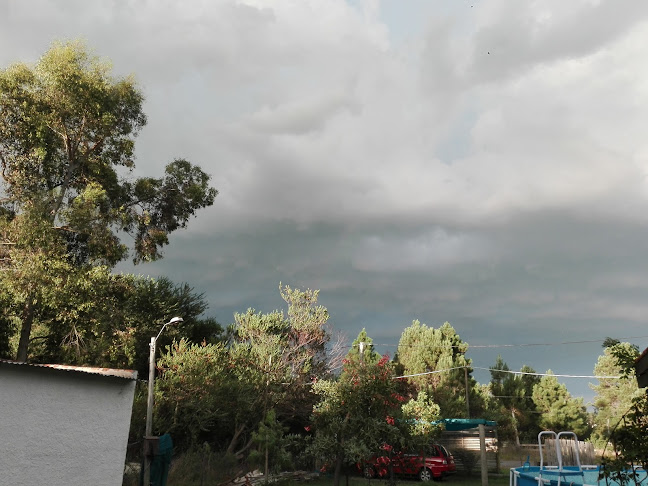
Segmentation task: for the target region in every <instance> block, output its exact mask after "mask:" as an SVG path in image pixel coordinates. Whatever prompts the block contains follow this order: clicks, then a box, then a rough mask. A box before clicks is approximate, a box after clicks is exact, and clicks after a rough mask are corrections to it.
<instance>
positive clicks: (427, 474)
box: [418, 467, 432, 481]
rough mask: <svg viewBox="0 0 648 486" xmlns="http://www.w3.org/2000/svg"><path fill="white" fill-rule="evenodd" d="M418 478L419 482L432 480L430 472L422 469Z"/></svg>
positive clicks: (425, 468)
mask: <svg viewBox="0 0 648 486" xmlns="http://www.w3.org/2000/svg"><path fill="white" fill-rule="evenodd" d="M418 477H419V479H420V480H421V481H430V480H431V479H432V471H430V470H429V469H428V468H427V467H424V468H423V469H421V470H420V471H419V474H418Z"/></svg>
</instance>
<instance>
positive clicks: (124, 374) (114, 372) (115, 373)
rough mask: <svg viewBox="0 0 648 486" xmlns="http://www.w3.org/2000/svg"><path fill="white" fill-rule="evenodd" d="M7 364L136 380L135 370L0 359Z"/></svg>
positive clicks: (0, 362) (0, 363)
mask: <svg viewBox="0 0 648 486" xmlns="http://www.w3.org/2000/svg"><path fill="white" fill-rule="evenodd" d="M2 364H7V365H10V366H27V367H30V368H49V369H54V370H60V371H67V372H71V373H85V374H90V375H99V376H110V377H114V378H123V379H126V380H136V379H137V371H135V370H120V369H114V368H97V367H92V366H71V365H62V364H39V363H24V362H20V361H12V360H8V359H0V365H2Z"/></svg>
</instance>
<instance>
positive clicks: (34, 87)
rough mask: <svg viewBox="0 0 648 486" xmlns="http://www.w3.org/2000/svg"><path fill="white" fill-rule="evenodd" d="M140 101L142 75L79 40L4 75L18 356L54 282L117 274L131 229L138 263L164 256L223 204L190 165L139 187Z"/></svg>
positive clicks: (8, 265) (0, 124)
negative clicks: (119, 71)
mask: <svg viewBox="0 0 648 486" xmlns="http://www.w3.org/2000/svg"><path fill="white" fill-rule="evenodd" d="M142 102H143V95H142V93H141V92H140V91H139V89H138V88H137V86H136V84H135V81H134V79H133V78H132V77H127V78H122V79H117V78H114V77H113V76H112V75H111V73H110V65H109V64H108V63H107V62H104V61H101V60H99V59H98V58H96V57H94V56H91V55H90V54H89V53H88V51H87V50H86V48H85V46H84V45H83V44H81V43H79V42H70V43H66V44H60V43H58V44H54V45H53V47H52V48H51V49H50V50H49V51H48V52H46V53H45V55H44V56H43V57H42V58H41V59H40V60H39V61H38V62H37V63H36V64H35V65H34V66H28V65H26V64H23V63H19V64H14V65H12V66H10V67H9V68H7V69H6V70H3V71H0V169H1V173H2V181H3V186H4V187H3V189H4V197H3V198H2V199H0V237H1V238H2V239H1V240H0V247H1V249H0V265H2V267H3V272H1V273H2V274H3V278H2V280H1V281H0V285H1V286H2V289H3V290H4V291H6V292H10V293H11V295H12V303H11V306H12V307H14V308H16V309H20V312H16V313H15V314H14V317H13V319H17V320H18V321H19V327H20V342H19V345H18V350H17V359H18V360H20V361H25V360H26V359H27V357H28V352H29V342H30V337H31V332H32V325H33V324H34V322H35V321H34V319H36V318H37V317H38V316H39V314H40V313H42V312H43V309H42V306H43V303H44V302H45V303H46V300H47V297H48V296H47V291H46V290H45V289H44V288H45V287H47V286H52V285H55V284H57V283H59V282H60V281H63V280H66V279H67V277H68V275H69V274H70V268H71V266H72V267H77V268H84V266H85V267H87V266H96V265H106V266H107V267H108V268H112V267H113V266H114V265H115V264H116V263H117V262H119V261H121V260H123V259H125V258H127V257H128V254H129V249H128V246H127V245H125V244H124V243H122V241H121V239H120V235H122V234H124V233H126V234H130V235H131V236H132V237H133V239H134V244H133V252H132V253H133V259H134V261H136V262H140V261H145V260H155V259H157V258H160V257H161V248H162V247H163V246H164V245H166V244H167V243H168V235H169V234H170V233H171V232H173V231H175V230H177V229H179V228H184V227H185V226H186V224H187V222H188V220H189V219H190V218H191V217H192V216H193V215H194V214H195V212H196V211H197V210H198V209H199V208H203V207H206V206H210V205H211V204H213V202H214V198H215V196H216V194H217V191H216V190H215V189H213V188H211V187H209V185H208V183H209V176H208V175H207V174H205V173H204V172H203V171H202V170H201V169H200V168H198V167H196V166H193V165H191V164H190V163H189V162H187V161H186V160H182V159H178V160H175V161H174V162H172V163H171V164H169V165H168V166H167V167H166V170H165V175H164V177H162V178H159V179H156V178H151V177H144V178H140V179H136V180H129V178H128V173H129V171H132V169H133V168H134V162H133V158H134V147H135V142H134V139H135V137H136V135H137V134H138V132H139V131H140V130H141V129H142V128H143V127H144V125H145V124H146V116H145V115H144V113H143V112H142ZM86 271H87V270H86ZM77 277H79V278H82V277H83V272H81V273H80V274H77V275H75V278H77Z"/></svg>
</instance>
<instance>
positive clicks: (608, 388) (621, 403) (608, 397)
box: [590, 342, 641, 446]
mask: <svg viewBox="0 0 648 486" xmlns="http://www.w3.org/2000/svg"><path fill="white" fill-rule="evenodd" d="M633 353H634V354H635V358H636V355H637V354H638V350H637V349H636V347H635V346H633V345H631V344H630V343H619V342H616V343H614V344H611V345H609V346H607V347H606V348H605V349H604V351H603V355H601V356H599V358H598V361H597V363H596V366H595V367H594V374H595V375H596V376H620V375H622V376H623V377H622V378H620V379H619V378H599V380H598V385H590V387H591V388H592V390H594V391H595V392H596V396H595V397H594V407H595V409H596V413H595V414H594V430H593V432H592V439H593V440H594V441H595V443H597V444H598V445H600V446H603V445H604V444H605V443H607V442H608V440H609V438H610V432H611V431H612V430H614V428H615V427H616V426H617V424H618V423H619V421H620V420H621V419H622V417H623V415H624V414H625V413H626V412H627V411H628V410H630V408H631V406H632V401H633V398H635V397H637V396H639V395H640V394H641V390H640V389H639V387H638V385H637V379H636V378H635V376H634V373H633V374H632V375H623V368H622V366H621V364H620V362H619V360H618V358H617V356H618V355H621V356H623V358H622V362H623V361H624V360H625V357H626V356H632V354H633Z"/></svg>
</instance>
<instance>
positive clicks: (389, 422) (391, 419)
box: [386, 415, 395, 425]
mask: <svg viewBox="0 0 648 486" xmlns="http://www.w3.org/2000/svg"><path fill="white" fill-rule="evenodd" d="M386 420H387V423H388V424H389V425H394V424H395V421H394V417H390V416H389V415H387V418H386Z"/></svg>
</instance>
